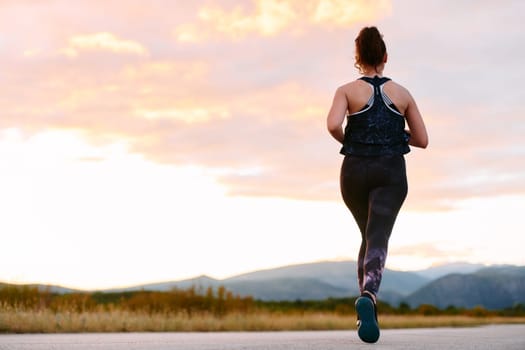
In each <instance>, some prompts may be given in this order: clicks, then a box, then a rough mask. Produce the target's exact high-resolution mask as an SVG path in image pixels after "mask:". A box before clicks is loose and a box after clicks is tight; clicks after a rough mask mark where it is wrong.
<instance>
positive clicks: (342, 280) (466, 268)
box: [48, 261, 525, 309]
mask: <svg viewBox="0 0 525 350" xmlns="http://www.w3.org/2000/svg"><path fill="white" fill-rule="evenodd" d="M356 271H357V266H356V262H354V261H326V262H316V263H309V264H299V265H291V266H284V267H279V268H274V269H267V270H260V271H255V272H251V273H246V274H242V275H238V276H234V277H230V278H226V279H222V280H219V279H214V278H211V277H208V276H199V277H195V278H191V279H186V280H180V281H169V282H162V283H154V284H144V285H137V286H132V287H128V288H119V289H108V290H103V291H101V292H123V291H137V290H153V291H168V290H171V289H173V288H180V289H184V288H188V287H191V286H195V287H196V288H203V289H205V288H207V287H218V286H224V287H225V288H226V289H228V290H230V291H232V292H233V293H234V294H238V295H241V296H248V295H251V296H253V297H254V298H255V299H259V300H297V299H301V300H322V299H326V298H329V297H333V298H341V297H349V296H356V295H358V294H359V291H358V289H357V274H356ZM48 288H49V286H48ZM51 290H52V291H54V292H59V293H68V292H73V291H74V290H71V289H67V288H63V287H57V286H51ZM379 299H380V300H382V301H385V302H388V303H390V304H391V305H395V306H396V305H399V303H401V302H405V303H407V304H409V305H410V306H412V307H417V306H418V305H421V304H431V305H435V306H437V307H440V308H444V307H448V306H451V305H452V306H456V307H466V308H472V307H474V306H478V305H479V306H483V307H485V308H487V309H501V308H506V307H512V306H513V305H515V304H517V303H521V304H524V303H525V266H510V265H504V266H488V267H487V266H485V265H479V264H468V263H454V264H448V265H443V266H439V267H432V268H429V269H425V270H420V271H413V272H407V271H396V270H389V269H386V270H385V272H384V274H383V281H382V283H381V290H380V294H379Z"/></svg>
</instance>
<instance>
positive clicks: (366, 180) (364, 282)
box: [340, 155, 408, 295]
mask: <svg viewBox="0 0 525 350" xmlns="http://www.w3.org/2000/svg"><path fill="white" fill-rule="evenodd" d="M340 180H341V193H342V196H343V200H344V202H345V204H346V206H347V207H348V209H350V211H351V212H352V215H353V216H354V218H355V220H356V222H357V225H358V226H359V230H360V231H361V238H362V240H361V248H360V250H359V256H358V260H357V277H358V282H359V290H360V291H361V293H363V292H364V291H368V292H370V293H373V294H374V295H377V293H378V291H379V285H380V284H381V278H382V276H383V270H384V268H385V261H386V256H387V251H388V240H389V238H390V234H391V232H392V228H393V227H394V223H395V221H396V217H397V214H398V212H399V210H400V209H401V206H402V204H403V202H404V200H405V198H406V195H407V188H408V186H407V177H406V168H405V158H404V157H403V156H402V155H399V156H380V157H357V156H349V155H347V156H345V159H344V161H343V165H342V167H341V179H340Z"/></svg>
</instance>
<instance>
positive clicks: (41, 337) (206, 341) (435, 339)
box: [0, 325, 525, 350]
mask: <svg viewBox="0 0 525 350" xmlns="http://www.w3.org/2000/svg"><path fill="white" fill-rule="evenodd" d="M26 349H27V350H29V349H30V350H51V349H53V350H146V349H147V350H151V349H154V350H168V349H169V350H241V349H243V350H251V349H254V350H292V349H293V350H307V349H308V350H313V349H320V350H343V349H344V350H348V349H352V350H353V349H368V350H370V349H388V350H396V349H403V350H411V349H414V350H415V349H418V350H419V349H423V350H425V349H428V350H443V349H446V350H453V349H461V350H465V349H466V350H468V349H472V350H484V349H497V350H506V349H510V350H524V349H525V325H494V326H484V327H476V328H433V329H400V330H384V331H382V332H381V338H380V339H379V342H377V343H376V344H374V345H370V344H365V343H363V342H361V341H360V340H359V338H358V337H357V334H356V333H355V331H318V332H253V333H251V332H246V333H239V332H227V333H83V334H21V335H17V334H4V335H0V350H26Z"/></svg>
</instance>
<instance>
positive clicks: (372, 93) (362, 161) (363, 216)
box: [327, 27, 428, 343]
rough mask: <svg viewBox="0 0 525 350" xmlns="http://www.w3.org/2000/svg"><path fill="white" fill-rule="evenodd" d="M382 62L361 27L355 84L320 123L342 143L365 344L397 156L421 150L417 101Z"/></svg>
mask: <svg viewBox="0 0 525 350" xmlns="http://www.w3.org/2000/svg"><path fill="white" fill-rule="evenodd" d="M387 57H388V56H387V52H386V46H385V42H384V41H383V37H382V35H381V34H380V33H379V31H378V29H377V28H376V27H365V28H363V29H362V30H361V31H360V32H359V35H358V36H357V38H356V39H355V67H356V68H357V69H359V73H360V74H361V75H362V77H360V78H359V79H357V80H356V81H352V82H350V83H348V84H345V85H343V86H340V87H339V88H338V89H337V91H336V92H335V96H334V100H333V103H332V107H331V108H330V112H329V113H328V118H327V127H328V131H329V132H330V134H331V135H332V136H333V137H334V138H335V139H336V140H337V141H339V142H340V143H341V144H342V149H341V154H343V155H344V156H345V157H344V160H343V164H342V167H341V177H340V184H341V193H342V197H343V201H344V202H345V204H346V206H347V207H348V209H350V212H351V213H352V215H353V216H354V218H355V220H356V222H357V225H358V226H359V230H360V231H361V238H362V241H361V248H360V250H359V255H358V260H357V268H358V270H357V276H358V282H359V290H360V292H361V296H360V297H359V298H358V299H357V300H356V311H357V317H358V335H359V337H360V338H361V340H363V341H365V342H368V343H375V342H376V341H377V340H378V339H379V325H378V322H377V310H376V296H377V293H378V291H379V285H380V283H381V278H382V275H383V270H384V267H385V260H386V255H387V248H388V240H389V238H390V233H391V232H392V228H393V226H394V222H395V220H396V217H397V214H398V212H399V210H400V209H401V205H402V204H403V201H404V200H405V197H406V195H407V177H406V169H405V159H404V154H406V153H408V152H410V148H409V145H411V146H415V147H421V148H426V147H427V145H428V135H427V132H426V128H425V124H424V122H423V118H422V117H421V114H420V113H419V110H418V108H417V105H416V102H415V101H414V99H413V98H412V96H411V95H410V93H409V92H408V90H407V89H405V88H404V87H402V86H401V85H399V84H397V83H395V82H393V81H392V80H390V79H389V78H386V77H383V69H384V68H385V63H386V62H387ZM345 119H347V123H346V126H345V128H344V131H343V123H344V121H345ZM405 120H406V122H407V124H408V130H405Z"/></svg>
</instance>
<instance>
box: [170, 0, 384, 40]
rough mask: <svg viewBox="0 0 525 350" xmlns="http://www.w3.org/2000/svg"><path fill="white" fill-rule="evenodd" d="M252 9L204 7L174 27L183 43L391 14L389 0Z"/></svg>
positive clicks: (258, 4)
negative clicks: (192, 18) (194, 20)
mask: <svg viewBox="0 0 525 350" xmlns="http://www.w3.org/2000/svg"><path fill="white" fill-rule="evenodd" d="M252 4H253V7H254V8H253V9H252V11H247V10H246V9H245V7H244V6H242V5H238V6H236V7H234V8H233V9H231V10H225V9H223V8H221V7H218V6H204V7H202V8H201V9H200V10H199V13H198V19H199V23H185V24H181V25H179V26H178V27H177V28H176V29H175V36H176V38H177V40H179V41H181V42H198V41H202V40H206V39H207V38H209V37H212V36H214V35H215V34H219V35H223V36H225V37H227V38H232V39H239V38H244V37H246V36H248V35H250V34H252V33H256V34H258V35H261V36H274V35H277V34H279V33H282V32H285V31H287V32H292V33H300V32H302V31H303V30H304V27H305V26H308V25H322V26H328V27H347V26H349V25H354V24H356V23H363V22H366V21H372V20H375V19H377V18H379V17H382V16H385V15H388V14H389V13H390V11H391V4H390V1H389V0H379V1H374V2H370V1H365V0H353V1H349V0H305V1H301V2H299V1H293V0H285V1H283V0H255V1H253V2H252Z"/></svg>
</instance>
